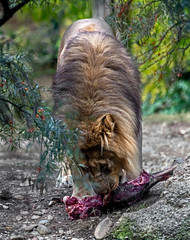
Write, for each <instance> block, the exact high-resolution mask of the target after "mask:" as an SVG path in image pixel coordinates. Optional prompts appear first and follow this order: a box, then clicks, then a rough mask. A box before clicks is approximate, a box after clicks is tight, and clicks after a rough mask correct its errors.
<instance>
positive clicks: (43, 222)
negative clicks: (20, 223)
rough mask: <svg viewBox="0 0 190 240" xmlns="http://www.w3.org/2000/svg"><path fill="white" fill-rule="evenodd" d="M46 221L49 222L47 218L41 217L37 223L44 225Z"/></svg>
mask: <svg viewBox="0 0 190 240" xmlns="http://www.w3.org/2000/svg"><path fill="white" fill-rule="evenodd" d="M47 223H49V220H47V219H42V220H40V221H39V223H38V224H39V225H40V224H42V225H45V224H47Z"/></svg>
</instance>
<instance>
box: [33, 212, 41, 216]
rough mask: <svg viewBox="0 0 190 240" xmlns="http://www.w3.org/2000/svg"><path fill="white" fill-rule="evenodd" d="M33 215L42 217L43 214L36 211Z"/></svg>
mask: <svg viewBox="0 0 190 240" xmlns="http://www.w3.org/2000/svg"><path fill="white" fill-rule="evenodd" d="M33 214H34V215H38V216H42V212H40V211H34V212H33Z"/></svg>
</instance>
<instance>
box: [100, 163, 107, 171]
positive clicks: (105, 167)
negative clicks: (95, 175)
mask: <svg viewBox="0 0 190 240" xmlns="http://www.w3.org/2000/svg"><path fill="white" fill-rule="evenodd" d="M99 166H100V171H101V172H103V171H105V170H106V169H107V164H99Z"/></svg>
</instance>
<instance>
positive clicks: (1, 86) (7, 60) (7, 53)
mask: <svg viewBox="0 0 190 240" xmlns="http://www.w3.org/2000/svg"><path fill="white" fill-rule="evenodd" d="M31 70H32V69H31V67H30V58H29V56H28V54H27V53H26V52H22V50H21V49H18V46H17V44H15V43H14V42H12V41H11V40H10V39H7V38H6V37H4V38H2V41H1V43H0V120H1V121H0V138H1V140H2V141H3V142H5V143H7V144H9V147H10V148H11V149H15V148H17V147H21V146H22V143H23V142H26V141H28V142H29V145H31V144H32V143H38V145H39V146H40V151H41V155H40V164H39V172H40V176H39V179H43V181H44V180H45V178H46V173H53V170H54V169H55V168H56V165H57V163H58V162H62V161H63V160H64V159H65V157H67V158H68V159H71V162H72V163H73V164H75V165H76V164H77V162H78V160H79V157H80V156H79V150H78V148H77V147H76V142H77V141H78V132H77V130H73V131H71V130H68V128H67V125H66V124H65V123H63V122H61V121H60V120H57V119H54V118H53V117H52V111H51V107H48V105H47V103H45V102H44V101H43V99H42V98H41V88H40V87H39V85H38V84H36V83H35V82H34V81H32V78H31ZM46 91H47V90H46ZM29 145H28V146H29Z"/></svg>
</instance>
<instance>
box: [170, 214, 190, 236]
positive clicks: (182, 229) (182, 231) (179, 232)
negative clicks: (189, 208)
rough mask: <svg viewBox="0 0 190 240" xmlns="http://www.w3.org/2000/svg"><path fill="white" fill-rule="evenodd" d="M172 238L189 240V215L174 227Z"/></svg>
mask: <svg viewBox="0 0 190 240" xmlns="http://www.w3.org/2000/svg"><path fill="white" fill-rule="evenodd" d="M171 239H172V240H189V239H190V216H189V217H188V218H187V219H185V221H184V222H183V223H182V224H181V225H180V226H179V227H178V229H176V231H175V234H173V236H172V237H171Z"/></svg>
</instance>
